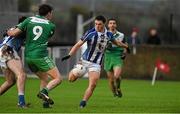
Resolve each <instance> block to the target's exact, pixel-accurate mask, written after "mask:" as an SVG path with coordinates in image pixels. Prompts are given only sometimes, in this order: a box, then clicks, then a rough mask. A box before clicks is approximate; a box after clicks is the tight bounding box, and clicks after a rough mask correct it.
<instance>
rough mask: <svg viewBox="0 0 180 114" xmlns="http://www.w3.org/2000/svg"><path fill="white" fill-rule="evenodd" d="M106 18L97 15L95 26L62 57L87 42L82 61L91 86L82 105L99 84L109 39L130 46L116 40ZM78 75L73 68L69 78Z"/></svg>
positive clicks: (73, 52) (83, 104)
mask: <svg viewBox="0 0 180 114" xmlns="http://www.w3.org/2000/svg"><path fill="white" fill-rule="evenodd" d="M105 22H106V19H105V17H104V16H97V17H96V18H95V28H93V29H91V30H89V31H88V32H86V34H85V35H84V36H83V37H82V38H81V40H80V41H79V42H77V43H76V44H75V45H74V46H73V47H72V49H71V50H70V52H69V55H67V56H65V57H63V58H62V61H63V60H66V59H68V58H70V57H71V56H72V55H73V54H75V53H76V52H77V50H78V49H79V48H80V47H81V46H82V45H83V44H84V43H85V42H87V49H86V51H85V52H84V53H83V55H82V58H81V62H82V65H83V66H84V67H85V68H86V69H87V71H88V75H89V86H88V88H87V89H86V91H85V94H84V97H83V99H82V101H81V102H80V107H81V108H83V107H85V106H86V102H87V101H88V99H89V98H90V97H91V95H92V94H93V91H94V89H95V87H96V85H97V81H98V80H99V77H100V71H101V63H102V58H103V56H104V51H105V49H106V46H107V44H108V42H109V41H112V42H113V43H114V44H116V45H118V46H120V47H121V46H122V47H125V48H128V46H127V45H126V44H124V43H122V42H119V41H116V40H115V39H114V37H113V35H112V33H111V32H108V31H107V29H106V28H105ZM76 79H77V76H76V75H74V73H73V70H72V71H71V72H70V74H69V80H70V81H73V80H76Z"/></svg>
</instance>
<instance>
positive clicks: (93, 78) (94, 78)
mask: <svg viewBox="0 0 180 114" xmlns="http://www.w3.org/2000/svg"><path fill="white" fill-rule="evenodd" d="M88 75H89V85H88V88H87V89H86V91H85V94H84V97H83V100H82V101H81V102H80V107H81V108H83V107H85V106H86V102H87V101H88V100H89V98H90V97H91V96H92V94H93V91H94V89H95V88H96V85H97V82H98V80H99V78H100V72H96V71H90V72H88Z"/></svg>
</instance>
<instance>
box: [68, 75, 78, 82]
mask: <svg viewBox="0 0 180 114" xmlns="http://www.w3.org/2000/svg"><path fill="white" fill-rule="evenodd" d="M68 80H69V82H74V81H76V80H77V77H76V76H74V75H71V76H69V77H68Z"/></svg>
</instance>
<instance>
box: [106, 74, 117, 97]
mask: <svg viewBox="0 0 180 114" xmlns="http://www.w3.org/2000/svg"><path fill="white" fill-rule="evenodd" d="M107 77H108V82H109V87H110V89H111V91H112V93H113V95H114V96H116V87H115V82H114V81H115V80H114V72H112V71H108V72H107Z"/></svg>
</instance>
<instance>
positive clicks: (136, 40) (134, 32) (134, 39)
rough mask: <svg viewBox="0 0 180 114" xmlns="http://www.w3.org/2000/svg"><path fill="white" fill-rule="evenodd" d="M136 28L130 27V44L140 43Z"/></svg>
mask: <svg viewBox="0 0 180 114" xmlns="http://www.w3.org/2000/svg"><path fill="white" fill-rule="evenodd" d="M138 32H139V30H138V28H133V29H132V33H131V36H130V37H129V38H128V44H130V45H137V44H140V40H139V37H138Z"/></svg>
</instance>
